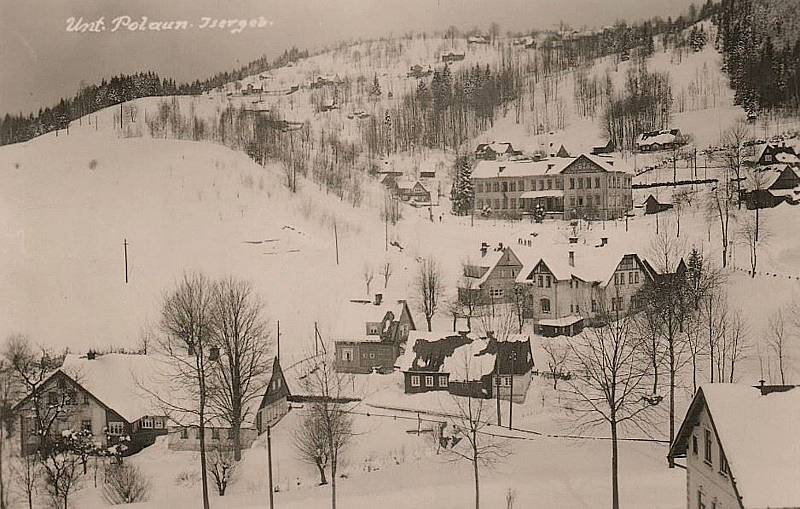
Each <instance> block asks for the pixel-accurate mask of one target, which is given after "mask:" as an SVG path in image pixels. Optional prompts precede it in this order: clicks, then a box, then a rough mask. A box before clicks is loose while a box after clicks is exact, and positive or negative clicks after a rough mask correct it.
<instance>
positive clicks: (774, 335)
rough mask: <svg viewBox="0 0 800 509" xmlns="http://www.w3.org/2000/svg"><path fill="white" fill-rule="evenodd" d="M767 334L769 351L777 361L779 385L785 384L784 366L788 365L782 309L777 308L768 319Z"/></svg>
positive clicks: (786, 336) (786, 335)
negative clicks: (779, 377)
mask: <svg viewBox="0 0 800 509" xmlns="http://www.w3.org/2000/svg"><path fill="white" fill-rule="evenodd" d="M768 327H769V334H768V335H767V344H768V345H769V348H770V350H772V353H773V354H774V355H775V358H776V359H777V361H778V372H779V373H780V375H781V384H782V385H783V384H785V383H786V369H785V365H787V364H788V360H789V359H788V348H787V346H788V345H787V341H786V340H787V338H788V334H787V332H788V331H787V330H786V322H785V320H784V318H783V309H781V308H778V309H777V310H775V312H774V313H772V315H771V316H770V317H769V325H768Z"/></svg>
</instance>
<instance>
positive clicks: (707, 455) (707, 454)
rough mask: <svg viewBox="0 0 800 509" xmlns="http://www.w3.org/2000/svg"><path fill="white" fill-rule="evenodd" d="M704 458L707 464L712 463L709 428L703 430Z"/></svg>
mask: <svg viewBox="0 0 800 509" xmlns="http://www.w3.org/2000/svg"><path fill="white" fill-rule="evenodd" d="M703 445H705V451H704V452H705V460H706V463H708V464H709V465H711V464H712V459H711V430H705V443H704V444H703Z"/></svg>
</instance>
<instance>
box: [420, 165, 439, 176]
mask: <svg viewBox="0 0 800 509" xmlns="http://www.w3.org/2000/svg"><path fill="white" fill-rule="evenodd" d="M419 177H420V178H423V179H435V178H436V168H433V167H428V168H425V169H422V170H420V171H419Z"/></svg>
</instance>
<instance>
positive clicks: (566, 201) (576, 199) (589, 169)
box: [472, 154, 633, 219]
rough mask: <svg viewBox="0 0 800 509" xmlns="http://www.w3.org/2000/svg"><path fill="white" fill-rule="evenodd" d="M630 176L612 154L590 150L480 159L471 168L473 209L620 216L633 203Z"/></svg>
mask: <svg viewBox="0 0 800 509" xmlns="http://www.w3.org/2000/svg"><path fill="white" fill-rule="evenodd" d="M632 179H633V174H632V173H630V172H629V171H628V170H627V169H626V168H624V167H621V166H620V165H619V164H618V163H616V162H615V161H614V160H613V159H610V158H606V157H600V156H596V155H589V154H581V155H579V156H577V157H555V158H550V159H542V160H538V161H536V160H532V159H525V160H480V161H478V162H477V164H476V166H475V168H474V169H473V170H472V184H473V189H474V190H475V210H476V212H478V213H484V214H486V215H493V216H510V217H513V216H519V215H523V214H526V213H527V214H531V213H533V211H534V210H536V209H537V207H543V208H544V210H545V212H546V214H547V215H548V216H549V217H554V218H559V219H573V218H590V219H616V218H619V217H623V216H624V214H625V213H626V212H627V211H629V210H631V209H632V208H633V197H632V192H631V183H632Z"/></svg>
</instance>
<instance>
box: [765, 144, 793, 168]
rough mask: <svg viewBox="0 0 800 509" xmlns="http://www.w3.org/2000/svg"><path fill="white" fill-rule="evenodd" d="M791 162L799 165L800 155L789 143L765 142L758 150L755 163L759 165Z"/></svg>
mask: <svg viewBox="0 0 800 509" xmlns="http://www.w3.org/2000/svg"><path fill="white" fill-rule="evenodd" d="M776 163H777V164H791V165H798V166H800V157H798V156H797V153H796V152H795V150H794V147H792V146H791V145H786V144H785V143H783V144H781V145H778V144H772V143H767V144H766V145H764V147H763V148H762V149H761V152H759V154H758V157H757V158H756V164H757V165H759V166H768V165H771V164H776Z"/></svg>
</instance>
